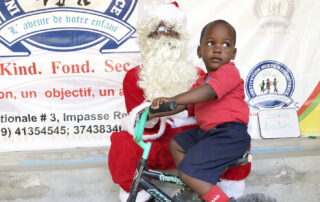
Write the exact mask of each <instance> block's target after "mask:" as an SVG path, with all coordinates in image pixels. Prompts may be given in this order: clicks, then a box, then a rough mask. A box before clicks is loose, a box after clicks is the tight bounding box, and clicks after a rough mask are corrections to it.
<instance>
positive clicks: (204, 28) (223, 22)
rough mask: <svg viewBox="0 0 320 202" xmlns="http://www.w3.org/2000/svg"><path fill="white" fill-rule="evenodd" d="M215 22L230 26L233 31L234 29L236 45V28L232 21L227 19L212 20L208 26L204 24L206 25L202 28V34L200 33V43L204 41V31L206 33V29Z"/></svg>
mask: <svg viewBox="0 0 320 202" xmlns="http://www.w3.org/2000/svg"><path fill="white" fill-rule="evenodd" d="M213 23H218V24H225V25H227V26H229V27H230V28H231V29H232V31H233V35H234V45H236V38H237V33H236V30H235V29H234V27H233V26H232V25H231V24H230V23H228V22H227V21H225V20H215V21H211V22H209V23H208V24H207V25H206V26H204V27H203V28H202V31H201V35H200V44H201V41H202V39H203V36H204V33H205V32H206V30H207V27H208V26H209V25H211V24H213Z"/></svg>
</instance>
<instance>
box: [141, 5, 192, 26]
mask: <svg viewBox="0 0 320 202" xmlns="http://www.w3.org/2000/svg"><path fill="white" fill-rule="evenodd" d="M146 17H147V18H157V19H158V20H159V21H160V20H163V21H164V22H167V23H172V24H176V23H177V24H180V25H181V26H185V25H186V16H185V14H184V13H183V12H182V10H180V8H179V5H178V3H177V2H176V1H174V2H172V3H169V4H160V5H155V6H153V7H152V8H151V9H149V10H147V12H146Z"/></svg>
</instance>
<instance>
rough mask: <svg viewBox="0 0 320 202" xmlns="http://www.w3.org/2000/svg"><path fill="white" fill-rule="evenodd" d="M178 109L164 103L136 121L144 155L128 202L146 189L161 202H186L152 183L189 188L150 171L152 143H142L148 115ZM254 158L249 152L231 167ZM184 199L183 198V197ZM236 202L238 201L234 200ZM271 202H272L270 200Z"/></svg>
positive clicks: (138, 141) (141, 115)
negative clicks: (148, 167) (149, 159)
mask: <svg viewBox="0 0 320 202" xmlns="http://www.w3.org/2000/svg"><path fill="white" fill-rule="evenodd" d="M176 107H177V104H176V103H175V102H167V103H163V104H161V105H160V106H159V109H158V110H153V109H151V108H147V109H146V110H144V111H143V112H142V113H140V115H138V116H137V119H136V127H135V131H134V137H133V138H134V141H135V142H136V143H137V144H138V145H139V146H140V147H141V148H142V149H143V154H142V157H141V159H140V160H139V163H138V166H137V169H136V172H135V176H134V179H133V182H132V185H131V188H130V194H129V197H128V199H127V202H135V201H136V198H137V194H138V192H139V191H140V190H141V189H144V190H145V191H146V192H148V193H149V194H150V195H151V196H152V197H154V198H155V199H157V200H158V201H160V202H163V201H165V202H171V201H172V202H177V201H181V202H182V201H183V202H186V201H187V200H186V199H182V198H180V197H178V198H179V199H177V196H175V197H170V196H168V194H166V193H165V192H164V191H163V190H161V189H160V188H159V187H157V186H156V185H155V184H153V183H152V182H150V181H149V180H148V178H149V179H153V180H158V181H161V182H168V183H172V184H176V185H180V186H184V187H186V188H187V185H185V184H184V183H183V182H182V181H181V180H180V178H179V177H178V176H176V175H171V174H168V173H165V172H159V171H154V170H149V169H147V161H148V156H149V152H150V149H151V142H144V141H142V134H143V131H144V127H145V124H146V121H147V118H148V115H149V113H150V111H151V112H152V113H156V112H166V111H173V110H175V109H176ZM251 159H252V156H251V153H250V152H247V153H246V154H244V156H243V157H242V158H240V159H239V160H238V161H236V162H235V163H234V164H232V165H230V166H229V167H237V166H240V165H244V164H247V163H249V162H250V161H251ZM191 195H192V196H196V197H194V198H193V199H190V198H189V199H188V200H189V201H190V200H191V201H199V202H200V201H203V200H202V199H201V197H199V196H198V195H196V194H191ZM181 197H183V196H181ZM234 201H236V200H234ZM254 201H256V202H260V200H259V201H258V200H254ZM269 201H270V200H269Z"/></svg>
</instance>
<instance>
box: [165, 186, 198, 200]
mask: <svg viewBox="0 0 320 202" xmlns="http://www.w3.org/2000/svg"><path fill="white" fill-rule="evenodd" d="M171 198H172V200H173V201H175V202H202V201H204V200H203V199H202V198H201V197H200V196H199V195H198V194H197V193H195V192H194V191H192V190H191V189H190V188H189V187H186V186H180V187H179V188H178V189H176V190H175V191H174V192H173V193H172V195H171Z"/></svg>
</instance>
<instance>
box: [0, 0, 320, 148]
mask: <svg viewBox="0 0 320 202" xmlns="http://www.w3.org/2000/svg"><path fill="white" fill-rule="evenodd" d="M168 2H170V1H161V0H158V1H156V0H140V1H138V0H107V1H106V0H103V1H102V0H96V1H92V0H91V1H90V0H82V1H77V0H73V1H65V0H43V1H42V0H28V1H23V0H4V1H1V2H0V78H1V79H0V84H1V85H0V109H1V112H0V131H1V136H0V148H1V149H0V151H23V150H38V149H60V148H74V147H93V146H108V145H110V140H109V137H110V134H111V133H112V132H113V131H119V130H121V126H120V124H121V119H122V118H123V117H124V116H126V110H125V106H124V98H123V94H122V80H123V77H124V75H125V73H126V72H127V71H128V70H129V69H131V68H133V67H134V66H136V65H138V64H140V63H141V58H140V55H139V48H138V46H137V44H136V42H135V39H136V37H137V36H136V33H135V32H136V28H135V27H136V23H137V21H138V20H139V19H141V15H142V14H143V12H144V10H145V9H148V8H149V7H150V6H151V5H156V4H159V3H168ZM178 3H179V6H180V8H181V9H182V10H183V11H184V12H185V13H186V15H187V18H188V21H187V24H188V27H187V29H188V31H189V35H190V55H191V56H192V57H193V61H194V63H195V65H197V66H200V67H202V68H203V69H205V67H204V64H203V62H202V61H201V60H200V59H198V58H197V55H196V49H197V46H198V44H199V38H200V33H201V30H202V28H203V27H204V26H205V25H206V24H207V23H209V22H210V21H213V20H216V19H224V20H226V21H228V22H229V23H230V24H232V25H233V26H234V27H235V29H236V31H237V43H236V47H237V50H238V51H237V55H236V59H235V61H234V62H235V63H236V65H237V67H238V68H239V70H240V73H241V76H242V78H243V79H244V80H245V91H246V100H247V102H248V104H249V106H250V123H249V132H250V134H251V136H252V138H254V139H259V138H261V135H260V132H259V125H258V121H257V114H258V112H259V111H260V110H268V109H281V108H294V109H295V110H299V111H298V114H299V120H300V128H301V131H302V133H303V134H307V135H308V134H313V135H314V134H320V132H319V131H320V124H318V122H319V117H320V115H319V114H320V110H319V99H318V97H319V78H320V70H319V67H318V61H317V58H319V56H320V52H319V49H318V44H319V41H320V36H319V28H320V25H319V24H318V23H317V22H318V21H319V20H320V14H319V12H318V10H317V8H318V7H319V6H320V3H318V2H317V1H298V0H254V1H237V0H215V1H210V0H202V1H201V3H199V1H195V0H189V1H178ZM310 102H311V103H312V104H311V103H310ZM301 108H302V109H301Z"/></svg>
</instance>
